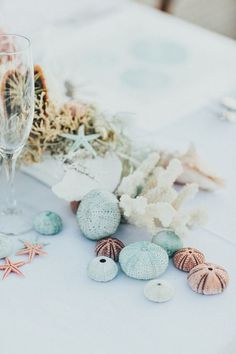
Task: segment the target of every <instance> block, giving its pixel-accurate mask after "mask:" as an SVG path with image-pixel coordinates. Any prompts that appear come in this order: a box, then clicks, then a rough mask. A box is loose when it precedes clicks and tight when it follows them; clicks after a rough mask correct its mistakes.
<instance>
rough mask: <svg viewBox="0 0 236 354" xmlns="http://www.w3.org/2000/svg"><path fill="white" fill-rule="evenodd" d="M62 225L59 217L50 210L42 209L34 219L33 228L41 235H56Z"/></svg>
mask: <svg viewBox="0 0 236 354" xmlns="http://www.w3.org/2000/svg"><path fill="white" fill-rule="evenodd" d="M62 227H63V223H62V219H61V217H60V216H59V215H58V214H56V213H54V212H52V211H43V212H41V213H40V214H38V215H37V216H36V217H35V219H34V229H35V231H37V232H38V233H40V234H42V235H56V234H58V233H59V232H61V230H62Z"/></svg>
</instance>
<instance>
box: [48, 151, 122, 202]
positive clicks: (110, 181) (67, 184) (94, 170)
mask: <svg viewBox="0 0 236 354" xmlns="http://www.w3.org/2000/svg"><path fill="white" fill-rule="evenodd" d="M80 166H81V167H82V168H83V170H84V171H86V172H85V173H82V172H79V171H75V170H68V171H67V172H66V174H65V176H64V177H63V179H62V181H60V182H59V183H57V184H56V185H54V186H53V187H52V191H53V192H54V193H55V194H56V195H57V196H58V197H59V198H61V199H64V200H66V201H68V202H71V201H73V200H77V201H79V200H81V199H82V198H83V196H84V195H85V194H87V193H88V192H90V191H91V190H93V189H105V190H107V191H109V192H113V191H114V190H115V189H116V188H117V186H118V184H119V182H120V178H121V172H122V165H121V161H120V159H119V158H118V157H117V156H116V155H115V154H107V155H106V156H105V157H100V156H97V157H95V158H93V159H91V158H89V159H88V158H87V159H84V160H82V159H81V160H80Z"/></svg>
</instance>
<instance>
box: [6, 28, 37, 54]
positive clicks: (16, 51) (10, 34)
mask: <svg viewBox="0 0 236 354" xmlns="http://www.w3.org/2000/svg"><path fill="white" fill-rule="evenodd" d="M1 37H12V38H13V37H16V38H20V39H23V40H25V42H26V45H25V47H24V48H22V49H18V50H7V51H1V49H0V56H1V55H14V54H18V53H22V52H25V51H26V50H28V49H29V48H30V45H31V41H30V39H29V38H27V37H26V36H23V35H21V34H15V33H1V34H0V40H1Z"/></svg>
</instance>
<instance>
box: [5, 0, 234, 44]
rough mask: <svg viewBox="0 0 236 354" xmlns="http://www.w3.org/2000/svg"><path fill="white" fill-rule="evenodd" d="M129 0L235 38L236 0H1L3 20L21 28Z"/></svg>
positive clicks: (81, 19) (91, 14)
mask: <svg viewBox="0 0 236 354" xmlns="http://www.w3.org/2000/svg"><path fill="white" fill-rule="evenodd" d="M130 1H134V2H139V3H143V4H145V5H147V6H151V7H154V8H157V9H161V10H164V11H166V12H169V13H171V14H172V15H174V16H176V17H179V18H182V19H185V20H187V21H189V22H192V23H194V24H197V25H200V26H202V27H205V28H207V29H210V30H213V31H216V32H218V33H221V34H223V35H226V36H229V37H232V38H236V1H235V0H207V1H206V0H67V1H64V0H57V1H55V0H50V1H49V0H41V1H35V0H0V20H1V23H2V24H10V27H12V28H13V29H15V30H22V31H26V30H27V29H28V28H30V29H31V30H33V29H38V27H40V26H42V25H43V24H47V23H51V24H52V23H59V22H60V21H61V22H65V21H66V20H72V19H73V20H74V21H76V22H77V23H78V24H83V23H85V22H88V21H90V20H92V19H94V18H96V17H98V16H101V15H104V14H106V13H107V12H109V11H112V10H113V9H114V8H117V7H121V6H122V5H123V3H125V2H126V3H127V2H130ZM13 22H14V24H13Z"/></svg>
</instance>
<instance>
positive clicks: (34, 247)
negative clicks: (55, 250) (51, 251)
mask: <svg viewBox="0 0 236 354" xmlns="http://www.w3.org/2000/svg"><path fill="white" fill-rule="evenodd" d="M24 246H25V247H24V248H23V249H22V250H20V251H18V252H17V255H23V254H28V255H29V262H31V261H32V260H33V259H34V257H35V256H38V255H44V254H45V255H46V254H47V252H45V251H42V248H43V246H44V245H41V244H39V243H35V244H33V243H30V242H28V241H24Z"/></svg>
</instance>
